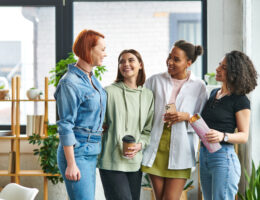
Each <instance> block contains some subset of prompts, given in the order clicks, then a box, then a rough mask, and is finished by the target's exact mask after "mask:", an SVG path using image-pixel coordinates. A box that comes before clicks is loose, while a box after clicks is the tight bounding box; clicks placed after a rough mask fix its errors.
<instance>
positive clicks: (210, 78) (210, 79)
mask: <svg viewBox="0 0 260 200" xmlns="http://www.w3.org/2000/svg"><path fill="white" fill-rule="evenodd" d="M215 76H216V74H215V73H214V72H212V73H207V74H205V75H204V80H205V81H206V82H207V84H208V85H217V84H218V82H217V81H216V79H215Z"/></svg>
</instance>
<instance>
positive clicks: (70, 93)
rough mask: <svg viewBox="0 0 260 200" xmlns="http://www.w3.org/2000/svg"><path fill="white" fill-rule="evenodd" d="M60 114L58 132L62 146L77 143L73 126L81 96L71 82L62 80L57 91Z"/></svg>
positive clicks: (56, 96)
mask: <svg viewBox="0 0 260 200" xmlns="http://www.w3.org/2000/svg"><path fill="white" fill-rule="evenodd" d="M55 98H56V102H57V109H58V114H59V118H60V119H59V121H58V122H57V124H58V132H59V135H60V143H61V144H62V146H72V145H74V144H75V143H76V139H75V135H74V131H73V127H74V122H75V120H76V118H77V110H78V107H79V105H80V98H79V96H78V95H77V90H76V89H75V88H74V87H73V86H72V85H70V84H68V83H66V82H62V83H61V84H60V85H59V87H58V88H57V91H56V93H55Z"/></svg>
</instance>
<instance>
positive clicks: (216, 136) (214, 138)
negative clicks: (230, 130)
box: [205, 129, 224, 143]
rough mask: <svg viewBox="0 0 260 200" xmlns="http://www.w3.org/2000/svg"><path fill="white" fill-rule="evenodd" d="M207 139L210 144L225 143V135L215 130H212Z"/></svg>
mask: <svg viewBox="0 0 260 200" xmlns="http://www.w3.org/2000/svg"><path fill="white" fill-rule="evenodd" d="M205 137H206V138H207V141H208V142H209V143H217V142H221V141H223V138H224V133H222V132H220V131H217V130H214V129H210V131H209V132H208V133H207V134H206V136H205Z"/></svg>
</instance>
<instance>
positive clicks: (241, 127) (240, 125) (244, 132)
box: [206, 109, 250, 144]
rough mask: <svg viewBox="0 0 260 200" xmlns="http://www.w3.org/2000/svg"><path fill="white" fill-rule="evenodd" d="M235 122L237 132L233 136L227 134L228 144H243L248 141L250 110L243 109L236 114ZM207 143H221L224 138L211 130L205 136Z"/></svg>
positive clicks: (219, 133)
mask: <svg viewBox="0 0 260 200" xmlns="http://www.w3.org/2000/svg"><path fill="white" fill-rule="evenodd" d="M236 122H237V130H238V132H237V133H235V134H230V133H227V135H228V143H232V144H243V143H246V142H247V140H248V135H249V122H250V110H249V109H243V110H240V111H238V112H237V113H236ZM206 137H207V139H208V142H212V143H214V142H221V141H222V140H223V138H224V133H223V132H220V131H216V130H213V129H211V131H210V132H209V133H208V134H207V136H206Z"/></svg>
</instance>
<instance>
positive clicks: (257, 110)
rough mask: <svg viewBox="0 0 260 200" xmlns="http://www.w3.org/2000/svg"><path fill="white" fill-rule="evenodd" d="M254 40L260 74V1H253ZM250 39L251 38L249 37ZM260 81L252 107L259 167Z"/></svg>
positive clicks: (253, 94)
mask: <svg viewBox="0 0 260 200" xmlns="http://www.w3.org/2000/svg"><path fill="white" fill-rule="evenodd" d="M251 2H252V16H251V17H252V22H251V23H252V29H251V31H252V36H251V37H252V39H251V52H252V57H251V58H252V61H253V63H254V65H255V67H256V70H257V71H258V74H260V56H259V52H260V37H259V36H260V26H259V25H260V12H259V10H260V1H259V0H252V1H251ZM249 37H250V36H249ZM259 85H260V81H259V80H258V86H257V87H256V89H255V90H254V92H253V93H252V96H251V103H252V104H251V105H252V119H251V132H250V133H251V134H252V157H253V160H254V162H255V164H256V165H257V166H258V165H259V162H260V156H259V155H260V148H259V144H260V134H259V132H260V123H259V119H260V86H259Z"/></svg>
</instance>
